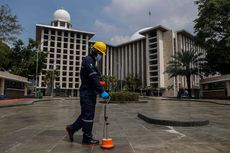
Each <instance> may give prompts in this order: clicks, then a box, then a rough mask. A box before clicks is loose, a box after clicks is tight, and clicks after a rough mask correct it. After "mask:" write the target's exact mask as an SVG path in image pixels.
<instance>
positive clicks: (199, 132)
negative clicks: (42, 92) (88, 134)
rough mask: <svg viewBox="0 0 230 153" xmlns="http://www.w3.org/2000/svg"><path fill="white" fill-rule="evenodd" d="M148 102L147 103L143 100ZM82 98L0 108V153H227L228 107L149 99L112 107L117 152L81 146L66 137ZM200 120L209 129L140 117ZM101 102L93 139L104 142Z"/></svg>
mask: <svg viewBox="0 0 230 153" xmlns="http://www.w3.org/2000/svg"><path fill="white" fill-rule="evenodd" d="M145 100H146V99H145ZM79 110H80V106H79V100H71V99H69V100H65V99H59V100H58V99H56V100H52V101H43V102H36V103H34V104H33V105H26V106H16V107H4V108H0V153H229V152H230V130H229V129H230V120H229V119H230V105H218V104H213V103H205V102H202V103H201V102H188V101H179V102H177V101H169V100H150V99H149V100H148V103H135V104H110V105H109V106H108V115H109V121H110V126H109V136H110V137H112V138H113V141H114V144H115V148H114V149H112V150H102V149H101V148H100V147H99V146H91V147H90V146H83V145H81V135H82V132H81V131H79V132H78V133H76V134H75V136H74V142H73V143H69V142H68V141H67V138H66V133H65V130H64V128H65V125H67V124H69V123H71V122H72V121H73V120H75V118H76V117H77V116H78V114H79ZM139 112H142V113H143V112H144V113H146V114H148V115H150V116H157V117H162V116H164V117H165V116H170V118H171V119H174V116H175V117H180V116H183V118H184V117H186V118H194V117H200V118H205V119H208V120H209V122H210V123H209V125H206V126H198V127H172V126H162V125H155V124H149V123H147V122H145V121H143V120H141V119H139V118H138V117H137V114H138V113H139ZM102 129H103V104H100V103H98V105H97V109H96V116H95V124H94V129H93V131H94V135H95V137H96V138H98V139H101V138H102Z"/></svg>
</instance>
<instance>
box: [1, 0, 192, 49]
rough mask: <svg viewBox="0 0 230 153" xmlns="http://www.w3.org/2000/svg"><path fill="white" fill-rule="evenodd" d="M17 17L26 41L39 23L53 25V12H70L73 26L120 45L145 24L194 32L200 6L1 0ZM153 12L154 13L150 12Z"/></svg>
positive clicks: (180, 0)
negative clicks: (58, 10) (61, 10)
mask: <svg viewBox="0 0 230 153" xmlns="http://www.w3.org/2000/svg"><path fill="white" fill-rule="evenodd" d="M2 4H7V5H8V6H9V7H10V9H11V14H13V15H16V16H17V17H18V20H19V23H20V24H21V25H22V27H23V32H22V34H21V35H19V36H18V38H19V39H22V40H23V42H25V43H26V42H28V38H33V39H35V28H36V24H46V25H50V23H51V21H52V20H53V13H54V12H55V11H56V10H57V9H59V8H63V9H65V10H67V11H68V12H69V13H70V16H71V23H72V28H73V29H77V30H82V31H88V32H93V33H95V36H94V37H93V38H92V40H97V41H104V42H106V43H109V44H112V45H117V44H120V43H123V42H127V41H129V39H130V37H131V36H132V34H134V33H135V32H136V31H138V30H139V29H142V28H145V27H150V26H151V27H154V26H157V25H162V26H164V27H166V28H168V29H171V30H173V31H177V30H182V29H185V30H187V31H188V32H190V33H194V30H193V27H194V22H193V21H194V19H195V18H197V6H196V5H195V4H194V0H0V5H2ZM149 12H151V15H149Z"/></svg>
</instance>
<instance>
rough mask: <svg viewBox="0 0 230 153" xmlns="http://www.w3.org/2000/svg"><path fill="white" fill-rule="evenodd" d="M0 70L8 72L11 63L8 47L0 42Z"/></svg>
mask: <svg viewBox="0 0 230 153" xmlns="http://www.w3.org/2000/svg"><path fill="white" fill-rule="evenodd" d="M0 55H1V56H0V69H1V70H8V69H9V68H10V63H11V61H12V60H11V58H10V55H11V49H10V47H9V46H8V45H7V44H6V43H4V42H3V41H2V40H0Z"/></svg>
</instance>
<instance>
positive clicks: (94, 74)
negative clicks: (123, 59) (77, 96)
mask: <svg viewBox="0 0 230 153" xmlns="http://www.w3.org/2000/svg"><path fill="white" fill-rule="evenodd" d="M95 64H96V60H95V58H94V57H93V56H91V55H88V56H86V57H85V58H84V59H83V61H82V65H81V71H80V77H81V87H80V91H83V90H84V91H85V90H88V91H89V92H90V91H95V92H97V93H102V92H103V91H104V88H103V86H102V85H101V84H100V78H101V74H100V73H99V71H98V69H97V67H96V65H95Z"/></svg>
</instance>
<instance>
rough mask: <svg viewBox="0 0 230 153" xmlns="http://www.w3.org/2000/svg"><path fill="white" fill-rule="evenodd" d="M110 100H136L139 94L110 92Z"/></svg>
mask: <svg viewBox="0 0 230 153" xmlns="http://www.w3.org/2000/svg"><path fill="white" fill-rule="evenodd" d="M109 94H110V96H111V101H138V100H139V94H138V93H135V92H111V93H109Z"/></svg>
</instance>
